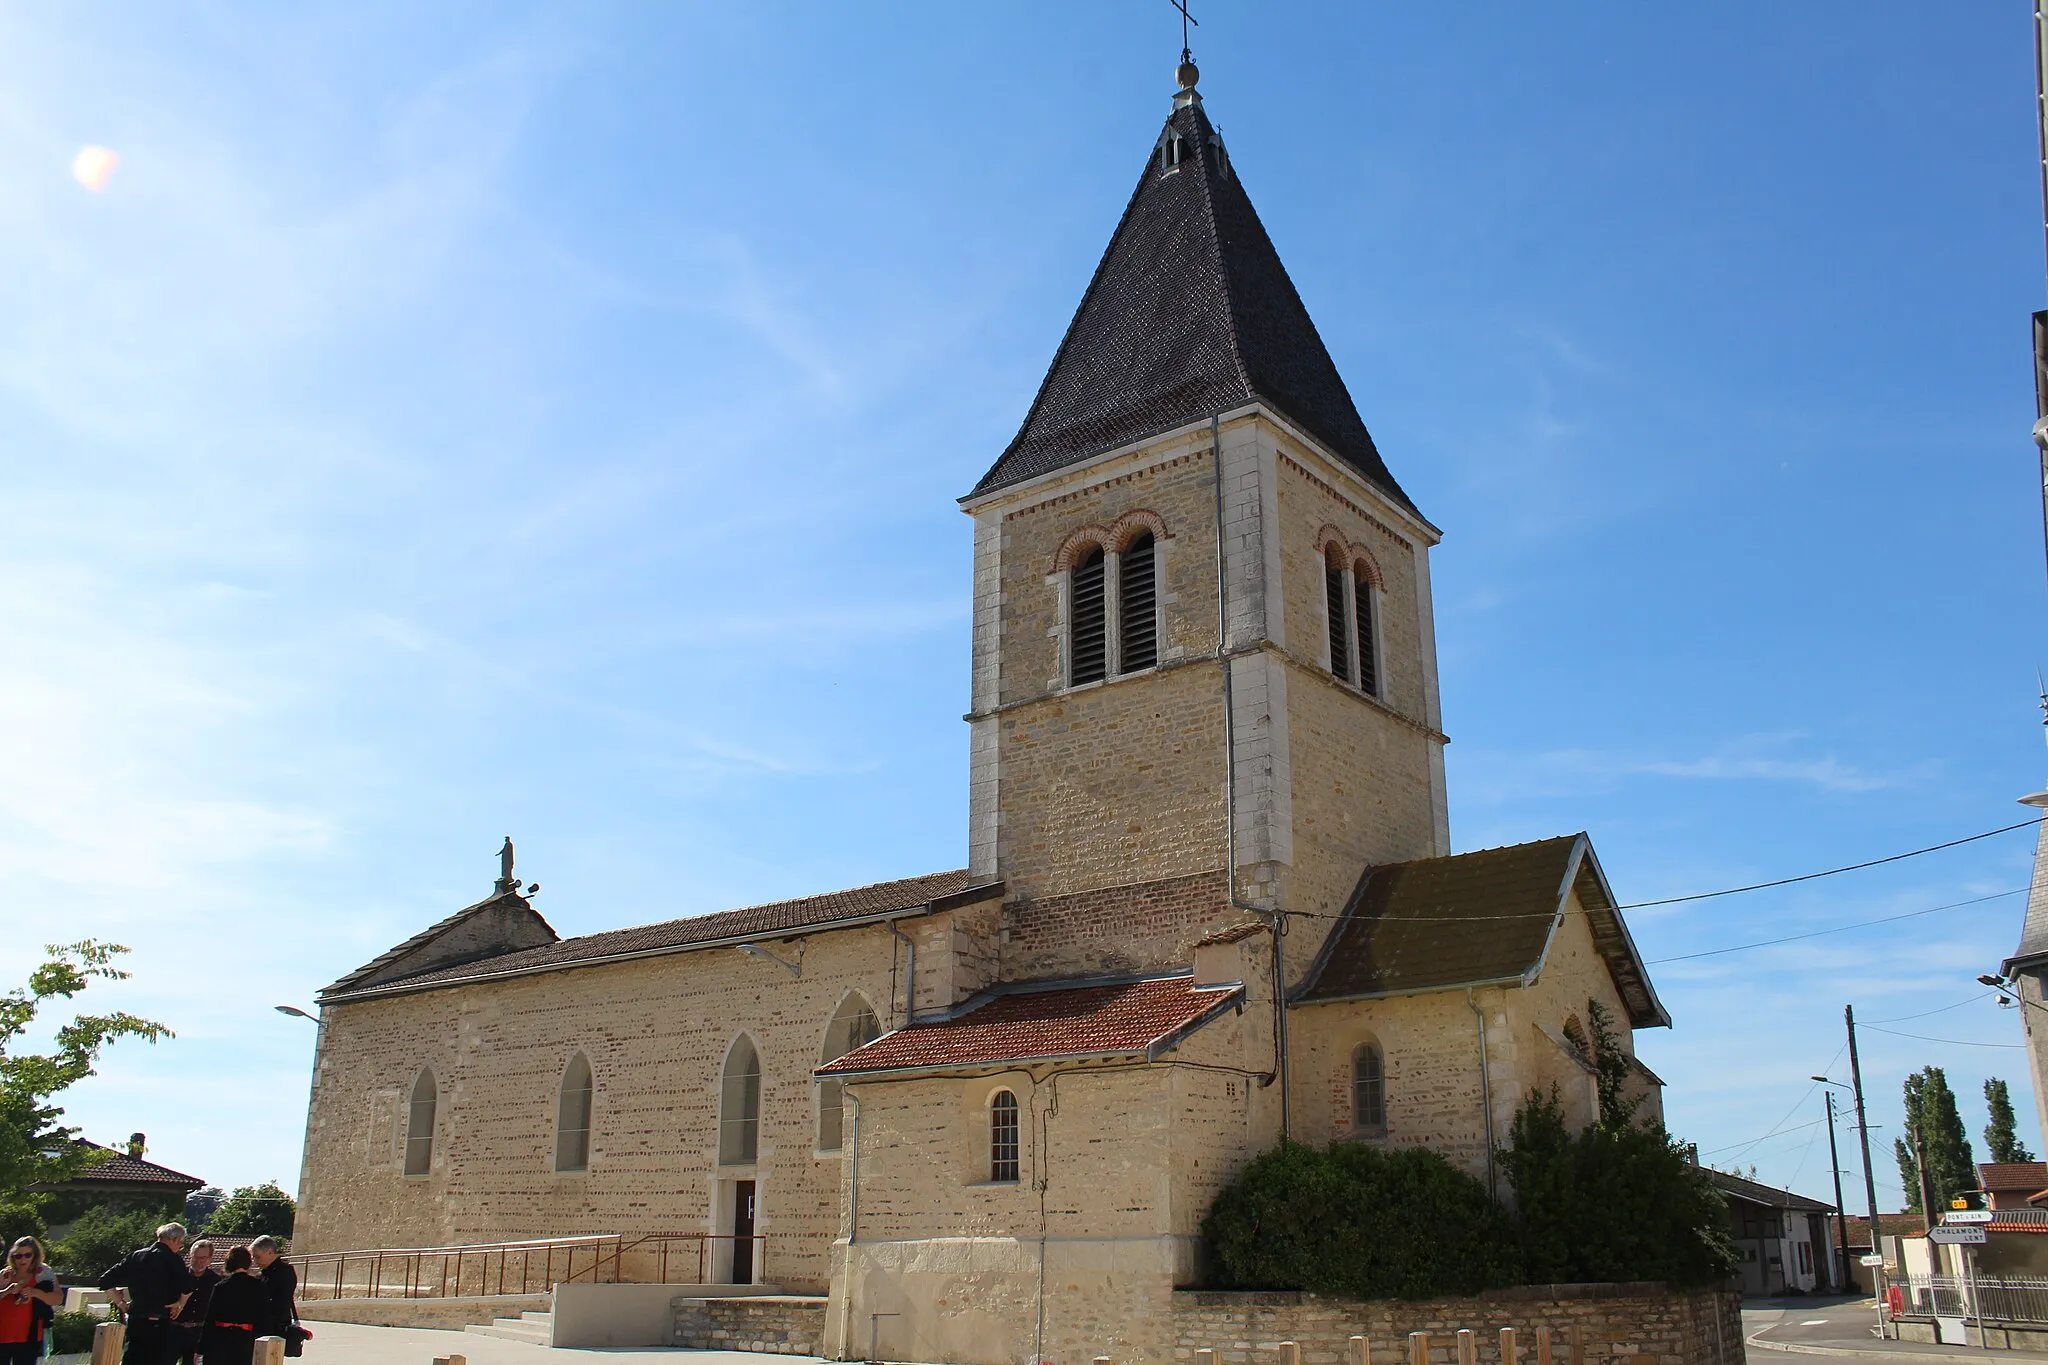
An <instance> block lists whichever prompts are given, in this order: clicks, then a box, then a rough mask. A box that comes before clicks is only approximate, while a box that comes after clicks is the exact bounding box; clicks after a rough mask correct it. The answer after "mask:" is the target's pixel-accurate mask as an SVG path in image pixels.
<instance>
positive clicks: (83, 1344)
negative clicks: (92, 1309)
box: [50, 1308, 106, 1355]
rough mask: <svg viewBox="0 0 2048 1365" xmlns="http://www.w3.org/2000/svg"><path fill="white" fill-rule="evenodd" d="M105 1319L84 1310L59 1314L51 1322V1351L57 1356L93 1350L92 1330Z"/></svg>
mask: <svg viewBox="0 0 2048 1365" xmlns="http://www.w3.org/2000/svg"><path fill="white" fill-rule="evenodd" d="M105 1321H106V1319H105V1318H96V1317H94V1316H93V1315H92V1314H91V1313H88V1312H86V1311H85V1310H84V1309H83V1308H81V1309H79V1310H78V1311H77V1312H75V1313H59V1314H57V1316H56V1317H54V1318H52V1319H51V1320H50V1350H51V1351H52V1352H54V1353H55V1354H57V1355H66V1354H68V1353H70V1352H73V1351H90V1350H91V1349H92V1329H93V1328H94V1327H96V1326H97V1325H99V1324H100V1323H102V1322H105Z"/></svg>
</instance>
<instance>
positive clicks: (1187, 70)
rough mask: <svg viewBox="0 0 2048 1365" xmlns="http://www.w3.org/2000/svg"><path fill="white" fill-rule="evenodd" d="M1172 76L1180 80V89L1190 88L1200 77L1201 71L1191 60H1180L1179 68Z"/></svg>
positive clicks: (1192, 87) (1193, 86)
mask: <svg viewBox="0 0 2048 1365" xmlns="http://www.w3.org/2000/svg"><path fill="white" fill-rule="evenodd" d="M1173 78H1174V79H1175V80H1177V81H1179V82H1180V88H1181V89H1183V90H1192V89H1194V88H1195V82H1196V81H1198V80H1200V79H1201V78H1202V73H1201V71H1200V69H1199V68H1197V67H1196V66H1195V64H1194V63H1193V62H1182V63H1181V64H1180V67H1179V69H1178V70H1176V71H1175V72H1174V73H1173Z"/></svg>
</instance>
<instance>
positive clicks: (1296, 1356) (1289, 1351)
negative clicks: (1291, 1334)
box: [1280, 1341, 1301, 1365]
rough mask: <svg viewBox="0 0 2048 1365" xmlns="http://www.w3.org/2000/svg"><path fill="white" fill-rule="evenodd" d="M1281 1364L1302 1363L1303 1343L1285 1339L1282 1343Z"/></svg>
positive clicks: (1299, 1364)
mask: <svg viewBox="0 0 2048 1365" xmlns="http://www.w3.org/2000/svg"><path fill="white" fill-rule="evenodd" d="M1280 1365H1301V1343H1300V1342H1298V1341H1283V1342H1281V1343H1280Z"/></svg>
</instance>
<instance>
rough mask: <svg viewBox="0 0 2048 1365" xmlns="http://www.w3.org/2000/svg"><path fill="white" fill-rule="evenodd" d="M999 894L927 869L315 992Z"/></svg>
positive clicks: (764, 931)
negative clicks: (898, 877) (917, 874)
mask: <svg viewBox="0 0 2048 1365" xmlns="http://www.w3.org/2000/svg"><path fill="white" fill-rule="evenodd" d="M1000 891H1001V883H994V884H992V885H990V886H988V887H986V888H976V890H975V891H974V892H973V893H971V894H970V893H969V891H968V877H967V872H966V869H964V868H963V869H960V870H958V871H953V872H933V873H929V874H927V875H925V876H922V877H906V878H904V879H902V880H901V881H893V882H877V883H875V884H874V885H872V886H856V887H854V888H852V889H850V890H847V891H828V892H826V893H825V894H823V895H820V896H802V897H799V898H798V899H796V900H788V901H774V902H771V903H770V904H767V905H750V906H746V907H744V908H743V909H739V910H721V911H719V912H718V913H717V914H715V915H698V916H695V917H693V918H690V919H672V920H664V921H662V922H661V923H660V924H643V925H639V926H637V927H635V928H632V929H613V930H609V931H607V932H605V933H601V934H584V935H582V936H581V937H579V938H565V939H562V940H560V941H559V942H556V943H548V944H543V945H542V946H540V947H537V948H523V949H521V950H519V951H518V952H513V953H501V954H499V955H498V956H496V957H486V958H482V959H479V960H478V961H475V962H465V963H462V964H461V965H459V966H454V967H444V968H441V969H440V970H438V971H431V972H422V973H420V974H419V975H417V976H407V977H400V978H399V979H397V980H395V981H383V982H379V983H377V984H376V985H375V986H373V987H365V988H363V989H361V990H336V989H334V988H332V987H330V988H329V989H328V990H326V991H323V992H322V993H321V996H320V998H321V999H322V1000H323V1001H331V1000H349V999H352V998H354V997H357V996H367V995H383V994H386V993H391V994H397V993H400V992H404V991H411V990H421V989H427V988H430V987H435V986H453V985H459V984H461V983H463V982H466V981H475V980H480V979H483V978H486V977H495V976H504V975H514V974H517V975H523V974H526V973H529V972H540V971H559V970H562V969H564V968H568V967H578V966H584V965H587V964H589V963H593V962H599V961H603V960H605V959H607V958H615V957H639V956H645V955H649V954H654V953H663V952H678V951H681V950H683V949H687V948H691V947H696V946H699V945H703V944H711V943H719V942H725V941H730V940H733V939H744V938H762V937H769V936H773V935H777V934H794V933H798V932H801V931H803V930H807V929H820V928H828V927H830V926H831V925H833V924H837V923H840V922H842V921H845V920H858V919H866V918H869V917H874V916H881V915H887V914H891V913H894V912H896V911H911V910H921V909H924V908H925V907H927V906H930V905H933V904H934V903H936V902H941V901H947V900H953V901H956V902H957V903H962V904H964V903H967V902H968V901H970V900H972V899H977V898H979V897H980V896H982V895H993V894H1000Z"/></svg>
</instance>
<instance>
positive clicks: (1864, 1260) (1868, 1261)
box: [1856, 1256, 1884, 1265]
mask: <svg viewBox="0 0 2048 1365" xmlns="http://www.w3.org/2000/svg"><path fill="white" fill-rule="evenodd" d="M1856 1264H1858V1265H1883V1264H1884V1257H1882V1256H1859V1257H1857V1258H1856Z"/></svg>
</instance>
